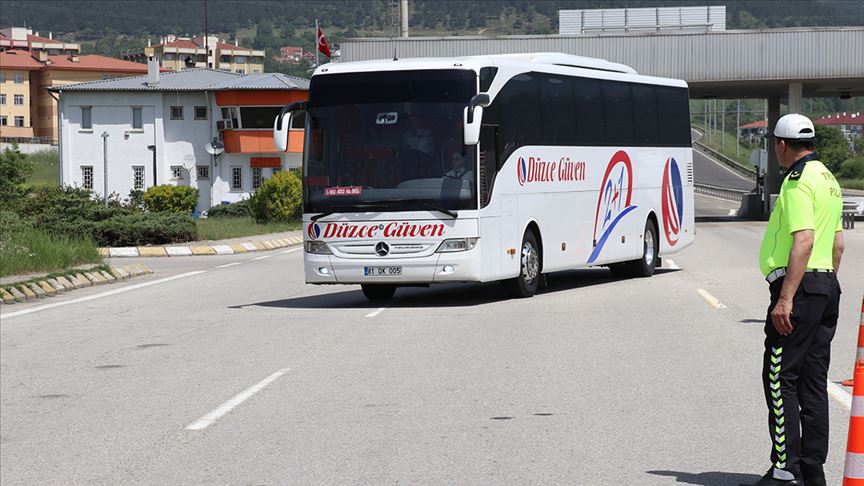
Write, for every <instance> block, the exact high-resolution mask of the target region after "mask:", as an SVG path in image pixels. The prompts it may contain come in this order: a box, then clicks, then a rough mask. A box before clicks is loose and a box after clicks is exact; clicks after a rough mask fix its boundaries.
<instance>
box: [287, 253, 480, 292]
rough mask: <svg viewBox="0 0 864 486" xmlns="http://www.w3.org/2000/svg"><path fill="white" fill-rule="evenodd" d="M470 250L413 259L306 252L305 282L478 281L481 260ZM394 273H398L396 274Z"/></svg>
mask: <svg viewBox="0 0 864 486" xmlns="http://www.w3.org/2000/svg"><path fill="white" fill-rule="evenodd" d="M478 257H479V253H478V252H477V248H474V249H473V250H467V251H460V252H452V253H434V254H432V255H429V256H424V257H413V258H377V259H376V258H362V259H360V258H340V257H336V256H333V255H319V254H313V253H306V254H305V255H304V263H305V269H306V283H310V284H370V283H373V284H374V283H387V284H396V285H400V284H404V285H409V284H427V283H436V282H479V281H481V276H480V269H481V262H480V259H479V258H478ZM397 272H398V274H397Z"/></svg>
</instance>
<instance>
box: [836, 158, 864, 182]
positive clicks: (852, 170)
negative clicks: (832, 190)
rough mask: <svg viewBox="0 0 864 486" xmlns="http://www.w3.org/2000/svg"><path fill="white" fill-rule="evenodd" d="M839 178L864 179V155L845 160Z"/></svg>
mask: <svg viewBox="0 0 864 486" xmlns="http://www.w3.org/2000/svg"><path fill="white" fill-rule="evenodd" d="M837 176H838V177H840V178H843V179H864V155H862V156H860V157H853V158H851V159H846V160H844V161H843V164H841V165H840V172H839V173H838V174H837Z"/></svg>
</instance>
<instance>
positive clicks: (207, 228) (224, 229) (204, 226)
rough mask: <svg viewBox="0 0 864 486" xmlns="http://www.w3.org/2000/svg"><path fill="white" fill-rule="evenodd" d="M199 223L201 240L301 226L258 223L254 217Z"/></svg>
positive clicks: (206, 220)
mask: <svg viewBox="0 0 864 486" xmlns="http://www.w3.org/2000/svg"><path fill="white" fill-rule="evenodd" d="M197 225H198V239H200V240H227V239H229V238H240V237H243V236H253V235H265V234H268V233H281V232H283V231H293V230H298V229H300V227H301V224H300V223H299V222H292V223H257V222H255V220H254V219H252V218H207V219H199V220H198V222H197Z"/></svg>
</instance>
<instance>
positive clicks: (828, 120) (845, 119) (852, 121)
mask: <svg viewBox="0 0 864 486" xmlns="http://www.w3.org/2000/svg"><path fill="white" fill-rule="evenodd" d="M813 123H815V124H817V125H864V117H862V116H861V113H843V114H839V113H838V114H836V115H828V116H825V117H822V118H820V119H818V120H816V121H814V122H813Z"/></svg>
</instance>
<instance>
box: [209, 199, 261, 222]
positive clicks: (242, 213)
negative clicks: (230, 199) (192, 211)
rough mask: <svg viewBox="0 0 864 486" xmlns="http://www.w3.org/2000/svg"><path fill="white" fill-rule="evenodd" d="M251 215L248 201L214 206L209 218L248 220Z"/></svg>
mask: <svg viewBox="0 0 864 486" xmlns="http://www.w3.org/2000/svg"><path fill="white" fill-rule="evenodd" d="M251 215H252V213H251V211H250V207H249V200H248V199H244V200H243V201H240V202H236V203H231V204H220V205H218V206H213V207H212V208H210V211H208V212H207V217H208V218H248V217H250V216H251Z"/></svg>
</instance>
